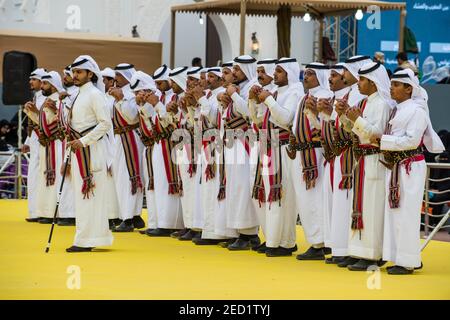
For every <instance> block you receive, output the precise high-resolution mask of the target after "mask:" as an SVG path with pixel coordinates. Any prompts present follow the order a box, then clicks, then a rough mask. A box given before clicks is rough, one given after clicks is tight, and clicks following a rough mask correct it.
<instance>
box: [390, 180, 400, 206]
mask: <svg viewBox="0 0 450 320" xmlns="http://www.w3.org/2000/svg"><path fill="white" fill-rule="evenodd" d="M389 206H390V207H391V208H392V209H396V208H399V207H400V186H399V185H398V184H397V185H396V186H395V187H390V188H389Z"/></svg>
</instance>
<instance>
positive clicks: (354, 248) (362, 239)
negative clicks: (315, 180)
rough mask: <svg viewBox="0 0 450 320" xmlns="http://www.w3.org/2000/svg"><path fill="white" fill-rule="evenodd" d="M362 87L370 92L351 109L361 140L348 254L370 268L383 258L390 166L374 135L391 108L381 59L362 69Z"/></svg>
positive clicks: (357, 268)
mask: <svg viewBox="0 0 450 320" xmlns="http://www.w3.org/2000/svg"><path fill="white" fill-rule="evenodd" d="M358 73H359V82H358V87H359V90H360V92H361V93H362V94H365V95H367V99H363V100H362V101H361V102H360V103H359V106H357V107H353V108H350V109H347V110H346V111H345V113H346V117H347V118H348V119H349V120H350V121H351V122H352V124H353V128H352V131H353V133H354V134H355V135H356V136H357V138H358V141H357V143H355V144H354V146H353V152H354V155H355V157H356V166H355V169H354V171H353V177H354V179H353V199H352V208H351V212H352V213H351V230H350V235H349V237H350V240H349V247H348V254H349V256H351V257H352V258H354V259H355V260H354V261H356V259H358V260H357V261H356V262H355V263H353V264H349V265H348V266H347V268H348V269H349V270H352V271H366V270H367V268H369V267H376V266H377V265H380V264H381V263H382V262H381V261H380V260H381V258H382V248H383V223H384V207H385V188H386V187H385V180H386V168H385V167H384V165H383V164H382V163H381V162H380V161H379V160H380V159H381V154H380V149H379V145H378V144H377V143H373V142H372V141H371V140H370V139H371V137H372V136H373V135H377V134H381V133H383V132H384V131H385V128H386V124H387V122H388V119H389V114H390V111H391V108H392V107H393V106H394V105H395V102H394V101H393V100H392V99H391V97H390V93H389V88H390V81H389V76H388V74H387V71H386V69H385V68H384V66H383V65H381V64H380V63H375V62H369V63H367V64H365V65H364V66H362V67H361V69H360V70H359V72H358Z"/></svg>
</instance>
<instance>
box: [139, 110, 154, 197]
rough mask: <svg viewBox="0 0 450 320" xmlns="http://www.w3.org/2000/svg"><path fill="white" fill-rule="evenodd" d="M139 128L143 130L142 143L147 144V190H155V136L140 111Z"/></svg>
mask: <svg viewBox="0 0 450 320" xmlns="http://www.w3.org/2000/svg"><path fill="white" fill-rule="evenodd" d="M149 121H150V126H152V119H151V118H149ZM139 130H140V132H141V140H142V143H143V144H144V145H145V162H146V165H147V172H148V184H147V190H154V189H155V180H154V174H153V163H152V155H153V146H154V139H155V137H154V134H153V128H148V127H147V125H146V123H145V120H144V115H143V114H142V113H141V112H139Z"/></svg>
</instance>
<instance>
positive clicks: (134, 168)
mask: <svg viewBox="0 0 450 320" xmlns="http://www.w3.org/2000/svg"><path fill="white" fill-rule="evenodd" d="M113 126H114V130H118V129H119V130H120V129H124V128H126V127H129V124H128V123H127V121H126V120H125V119H124V118H123V117H122V115H121V114H120V112H119V111H118V110H117V108H116V107H114V113H113ZM119 135H120V139H121V141H122V147H123V151H124V154H125V161H126V165H127V170H128V175H129V177H130V182H131V194H136V192H137V191H138V189H139V190H142V181H141V176H140V167H139V151H138V147H137V141H136V137H135V135H134V132H133V130H122V131H120V133H119Z"/></svg>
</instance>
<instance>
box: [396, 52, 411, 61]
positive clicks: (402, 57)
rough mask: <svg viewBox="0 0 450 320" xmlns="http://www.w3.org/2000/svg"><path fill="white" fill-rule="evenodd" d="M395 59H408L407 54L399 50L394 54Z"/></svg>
mask: <svg viewBox="0 0 450 320" xmlns="http://www.w3.org/2000/svg"><path fill="white" fill-rule="evenodd" d="M395 59H400V60H403V61H408V55H407V54H406V52H399V53H397V55H396V56H395Z"/></svg>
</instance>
